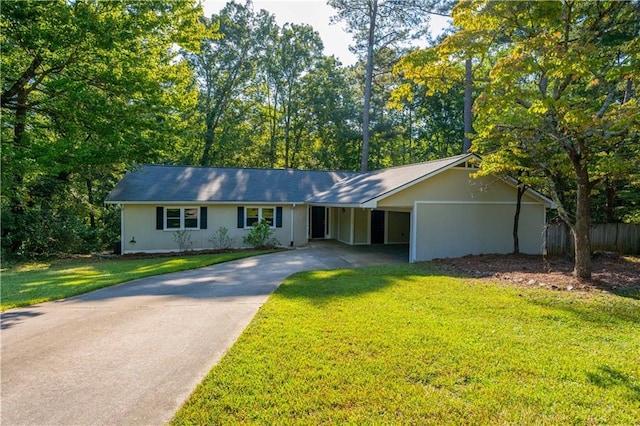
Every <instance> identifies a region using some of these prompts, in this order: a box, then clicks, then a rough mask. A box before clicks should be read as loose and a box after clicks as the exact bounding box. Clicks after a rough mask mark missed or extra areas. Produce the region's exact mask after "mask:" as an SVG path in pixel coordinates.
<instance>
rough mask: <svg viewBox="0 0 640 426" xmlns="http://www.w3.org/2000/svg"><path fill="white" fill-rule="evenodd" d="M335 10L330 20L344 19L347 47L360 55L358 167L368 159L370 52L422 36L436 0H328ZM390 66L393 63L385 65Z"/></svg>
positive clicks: (372, 55) (362, 167) (372, 66)
mask: <svg viewBox="0 0 640 426" xmlns="http://www.w3.org/2000/svg"><path fill="white" fill-rule="evenodd" d="M327 3H328V4H329V5H330V6H331V7H333V8H334V9H336V11H337V15H336V16H335V17H334V18H333V21H334V22H337V21H344V23H345V24H346V29H347V31H348V32H349V33H351V34H352V35H353V37H354V41H355V44H354V45H353V46H351V50H352V51H353V52H355V53H357V54H359V55H360V57H361V58H364V62H365V77H364V100H363V110H362V117H363V119H362V159H361V170H362V171H366V170H367V168H368V161H369V139H370V135H369V133H370V128H369V122H370V114H371V91H372V85H373V74H374V72H373V71H374V55H375V54H376V52H377V51H379V50H380V49H384V48H389V47H394V48H399V47H400V46H401V45H403V44H405V43H407V42H408V41H410V40H412V39H417V38H420V37H426V34H427V31H428V21H429V13H431V12H436V11H437V9H436V7H435V5H436V4H438V2H437V1H436V0H433V1H432V0H328V2H327ZM389 65H391V66H392V65H393V64H389Z"/></svg>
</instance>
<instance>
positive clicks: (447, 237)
mask: <svg viewBox="0 0 640 426" xmlns="http://www.w3.org/2000/svg"><path fill="white" fill-rule="evenodd" d="M514 212H515V203H514V204H500V203H498V202H496V203H491V202H486V203H469V204H455V203H430V202H416V207H415V213H414V216H415V219H414V220H413V221H412V226H413V232H414V234H415V237H414V241H413V242H412V245H413V247H412V250H411V251H412V253H411V256H410V257H411V260H412V261H423V260H431V259H434V258H445V257H460V256H465V255H468V254H483V253H484V254H486V253H511V252H513V236H512V223H513V215H514ZM544 221H545V207H544V205H543V204H541V203H540V204H526V205H523V206H522V210H521V213H520V222H519V242H520V251H521V252H522V253H527V254H540V253H542V252H543V248H544V247H543V244H544Z"/></svg>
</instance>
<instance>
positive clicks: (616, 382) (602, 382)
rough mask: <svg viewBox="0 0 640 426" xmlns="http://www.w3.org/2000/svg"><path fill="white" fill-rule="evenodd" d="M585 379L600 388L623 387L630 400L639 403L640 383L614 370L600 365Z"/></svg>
mask: <svg viewBox="0 0 640 426" xmlns="http://www.w3.org/2000/svg"><path fill="white" fill-rule="evenodd" d="M587 378H588V379H589V381H590V382H591V383H593V384H594V385H596V386H598V387H601V388H611V387H613V386H622V387H625V388H627V389H628V390H629V391H630V392H631V399H633V400H636V401H640V382H639V381H638V380H633V379H632V378H630V377H629V376H628V375H627V374H625V373H622V372H621V371H619V370H616V369H615V368H611V367H609V366H608V365H600V366H598V370H597V371H596V372H588V373H587Z"/></svg>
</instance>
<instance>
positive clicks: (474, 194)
mask: <svg viewBox="0 0 640 426" xmlns="http://www.w3.org/2000/svg"><path fill="white" fill-rule="evenodd" d="M473 159H478V157H476V156H475V155H473V154H463V155H458V156H455V157H450V158H445V159H442V160H436V161H429V162H425V163H419V164H411V165H408V166H401V167H393V168H389V169H384V170H377V171H373V172H368V173H357V172H330V171H310V170H287V169H278V170H275V169H242V168H219V167H184V166H152V165H145V166H142V167H140V168H139V169H137V170H134V171H131V172H129V173H127V174H126V175H125V176H124V178H123V179H122V180H121V181H120V182H119V183H118V185H117V186H116V187H115V188H114V189H113V191H111V193H110V194H109V196H108V197H107V199H106V203H110V204H118V205H120V207H121V241H122V242H121V244H122V247H121V250H122V253H133V252H149V253H153V252H169V251H177V250H178V246H177V244H176V242H175V240H174V238H173V234H174V231H179V230H187V231H189V233H190V237H191V242H192V244H193V247H192V248H193V249H194V250H198V249H208V248H212V243H211V242H210V239H211V237H212V235H213V233H214V232H215V231H216V230H218V229H219V228H220V227H225V228H227V229H228V230H229V233H228V235H229V236H231V237H233V238H234V246H242V245H243V243H242V238H243V237H244V236H245V235H247V233H248V232H249V229H250V228H251V225H253V224H254V223H256V222H258V221H260V220H262V219H265V220H266V221H268V223H269V224H270V225H271V226H272V227H273V229H274V231H275V234H274V237H275V238H277V239H278V241H279V242H280V243H281V244H283V245H290V246H300V245H303V244H305V243H307V242H308V241H309V240H310V239H335V240H338V241H340V242H342V243H345V244H351V245H355V244H409V261H411V262H415V261H422V260H430V259H434V258H438V257H458V256H464V255H467V254H482V253H509V252H511V251H512V250H513V238H512V226H513V216H514V213H515V205H516V185H515V182H514V181H512V180H510V179H504V178H499V177H481V178H472V177H471V176H470V174H471V173H473V172H475V171H477V169H475V168H474V165H473V164H472V162H470V160H473ZM552 207H553V203H552V202H551V200H549V199H548V198H546V197H544V196H543V195H541V194H540V193H538V192H536V191H533V190H528V191H527V192H526V193H525V195H524V197H523V199H522V210H521V213H520V228H519V237H520V250H521V252H523V253H531V254H538V253H542V252H543V250H544V243H545V241H544V227H545V222H546V218H545V215H546V209H547V208H552Z"/></svg>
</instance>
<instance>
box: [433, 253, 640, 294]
mask: <svg viewBox="0 0 640 426" xmlns="http://www.w3.org/2000/svg"><path fill="white" fill-rule="evenodd" d="M434 262H435V263H436V264H437V265H438V266H439V267H440V268H441V269H443V270H445V271H449V272H452V273H455V274H461V275H466V276H469V277H472V278H476V279H480V280H490V281H496V280H499V281H502V282H504V283H508V284H513V285H519V286H528V287H533V286H536V287H543V288H548V289H552V290H562V291H576V290H579V291H606V292H612V293H623V294H627V295H636V296H637V297H640V257H637V256H635V257H633V256H620V255H618V254H616V253H601V254H595V255H594V256H593V258H592V271H593V272H592V279H591V280H579V279H577V278H575V277H574V276H573V275H572V271H573V261H572V260H571V259H569V258H567V257H561V256H532V255H513V254H511V255H498V254H489V255H478V256H465V257H460V258H455V259H436V260H435V261H434Z"/></svg>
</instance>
